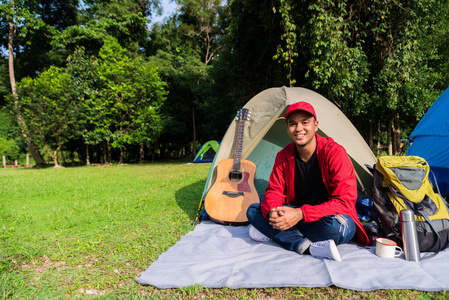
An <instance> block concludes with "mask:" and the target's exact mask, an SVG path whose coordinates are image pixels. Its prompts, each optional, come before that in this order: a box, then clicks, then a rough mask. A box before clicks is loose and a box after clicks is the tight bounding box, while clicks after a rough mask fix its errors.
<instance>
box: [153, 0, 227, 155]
mask: <svg viewBox="0 0 449 300" xmlns="http://www.w3.org/2000/svg"><path fill="white" fill-rule="evenodd" d="M181 3H182V4H183V5H182V6H181V8H180V11H179V15H175V16H173V17H172V18H171V19H170V20H168V21H167V22H166V23H165V24H162V25H158V24H156V25H155V26H154V27H153V28H152V33H151V36H150V37H151V47H150V48H149V49H148V55H150V56H151V60H152V61H154V62H155V64H157V66H158V69H159V72H160V74H161V76H162V77H163V79H164V80H166V81H167V84H168V85H167V89H168V90H169V94H168V96H167V101H166V102H165V104H164V106H163V108H162V111H163V112H164V115H166V116H168V119H167V122H166V127H165V128H164V132H163V134H162V135H161V137H160V140H159V143H160V145H161V152H162V155H165V153H173V154H174V155H176V156H178V155H185V154H187V153H190V149H192V152H193V153H195V152H196V151H195V147H196V144H197V140H200V141H201V142H205V141H207V140H209V139H212V138H214V137H212V136H211V134H210V132H211V130H210V129H211V127H213V126H210V117H211V116H214V115H215V114H216V113H217V111H219V110H220V109H222V108H221V107H213V109H212V110H209V108H210V107H209V105H210V102H211V101H210V99H211V98H212V97H213V93H212V90H213V85H214V83H213V82H212V81H211V77H210V74H209V71H210V69H211V65H213V64H214V63H215V60H216V58H217V55H219V53H221V52H220V50H221V48H222V44H223V40H222V38H223V32H224V29H225V27H226V24H227V23H226V18H225V16H226V12H227V7H226V6H225V5H224V4H223V1H218V0H210V1H190V0H189V1H182V2H181ZM206 120H208V122H206ZM221 135H222V132H220V136H218V139H221ZM191 145H193V147H192V148H191Z"/></svg>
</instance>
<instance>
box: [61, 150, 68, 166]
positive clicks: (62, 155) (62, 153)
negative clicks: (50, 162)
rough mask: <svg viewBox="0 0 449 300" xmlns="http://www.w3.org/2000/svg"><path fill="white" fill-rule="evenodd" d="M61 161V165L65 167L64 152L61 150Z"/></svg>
mask: <svg viewBox="0 0 449 300" xmlns="http://www.w3.org/2000/svg"><path fill="white" fill-rule="evenodd" d="M61 160H62V165H63V166H67V161H66V160H65V156H64V150H61Z"/></svg>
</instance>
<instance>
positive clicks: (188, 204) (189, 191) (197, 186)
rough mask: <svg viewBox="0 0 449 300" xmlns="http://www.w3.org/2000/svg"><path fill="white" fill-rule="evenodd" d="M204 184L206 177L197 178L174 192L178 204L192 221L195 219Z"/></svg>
mask: <svg viewBox="0 0 449 300" xmlns="http://www.w3.org/2000/svg"><path fill="white" fill-rule="evenodd" d="M205 184H206V179H204V180H198V181H197V182H195V183H192V184H190V185H188V186H185V187H183V188H181V189H179V190H178V191H177V192H176V194H175V197H176V202H177V203H178V206H179V207H180V208H181V209H182V210H183V211H184V212H185V213H186V214H187V215H188V216H189V219H190V220H191V222H194V221H195V219H196V215H197V211H198V207H199V205H200V202H201V196H202V194H203V189H204V186H205Z"/></svg>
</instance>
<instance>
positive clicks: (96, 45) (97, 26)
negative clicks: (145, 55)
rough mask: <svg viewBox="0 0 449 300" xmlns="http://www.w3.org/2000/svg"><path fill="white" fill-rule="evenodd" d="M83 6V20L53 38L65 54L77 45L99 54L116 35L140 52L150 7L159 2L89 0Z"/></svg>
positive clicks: (143, 43) (121, 41)
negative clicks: (109, 38) (108, 39)
mask: <svg viewBox="0 0 449 300" xmlns="http://www.w3.org/2000/svg"><path fill="white" fill-rule="evenodd" d="M84 5H85V6H84V7H83V10H82V11H81V13H80V15H81V16H80V19H81V22H82V23H81V24H76V25H73V26H71V27H69V28H67V29H66V30H64V31H62V32H60V33H59V34H58V35H57V36H56V37H55V38H54V39H53V42H52V44H53V47H54V49H55V51H59V52H62V53H64V55H65V57H66V56H68V55H69V54H71V53H73V52H74V51H75V49H76V48H78V47H83V48H84V49H85V50H86V52H87V53H88V54H93V55H98V52H99V50H100V48H101V47H102V46H103V44H104V43H105V39H106V38H107V37H108V36H112V37H115V38H116V39H117V40H118V41H119V43H120V45H121V46H122V47H124V48H126V49H129V50H132V51H134V52H139V51H140V50H141V47H144V46H146V44H147V37H148V34H147V33H148V30H147V18H148V17H149V16H150V15H151V13H150V8H151V7H154V6H155V7H158V5H159V1H157V0H155V1H150V0H112V1H103V0H89V1H84Z"/></svg>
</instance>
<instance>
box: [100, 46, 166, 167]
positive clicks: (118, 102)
mask: <svg viewBox="0 0 449 300" xmlns="http://www.w3.org/2000/svg"><path fill="white" fill-rule="evenodd" d="M97 74H98V76H99V79H100V84H101V85H102V88H101V90H100V92H99V93H98V96H96V97H95V98H94V104H95V110H96V111H97V112H98V120H101V121H99V122H98V123H97V124H101V125H100V126H98V128H99V129H100V130H101V131H102V132H109V133H110V137H111V141H112V143H111V146H112V147H113V148H119V149H120V162H121V163H123V158H124V152H123V150H124V148H125V147H126V146H127V145H131V144H138V145H140V144H147V143H151V142H154V140H155V139H156V138H157V136H158V135H159V133H160V131H161V130H162V128H163V123H162V118H161V115H160V113H159V111H160V107H161V105H162V103H163V101H164V100H165V94H166V93H165V90H164V82H163V81H161V80H160V78H159V74H158V72H157V70H156V68H155V67H154V66H153V65H152V64H150V63H148V62H146V61H144V60H143V59H142V58H141V57H136V58H131V57H129V56H127V55H126V54H125V50H124V49H123V48H122V47H121V46H120V45H119V43H118V41H117V40H116V39H115V38H108V39H106V44H105V45H104V46H103V47H102V48H101V50H100V53H99V62H98V67H97Z"/></svg>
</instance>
